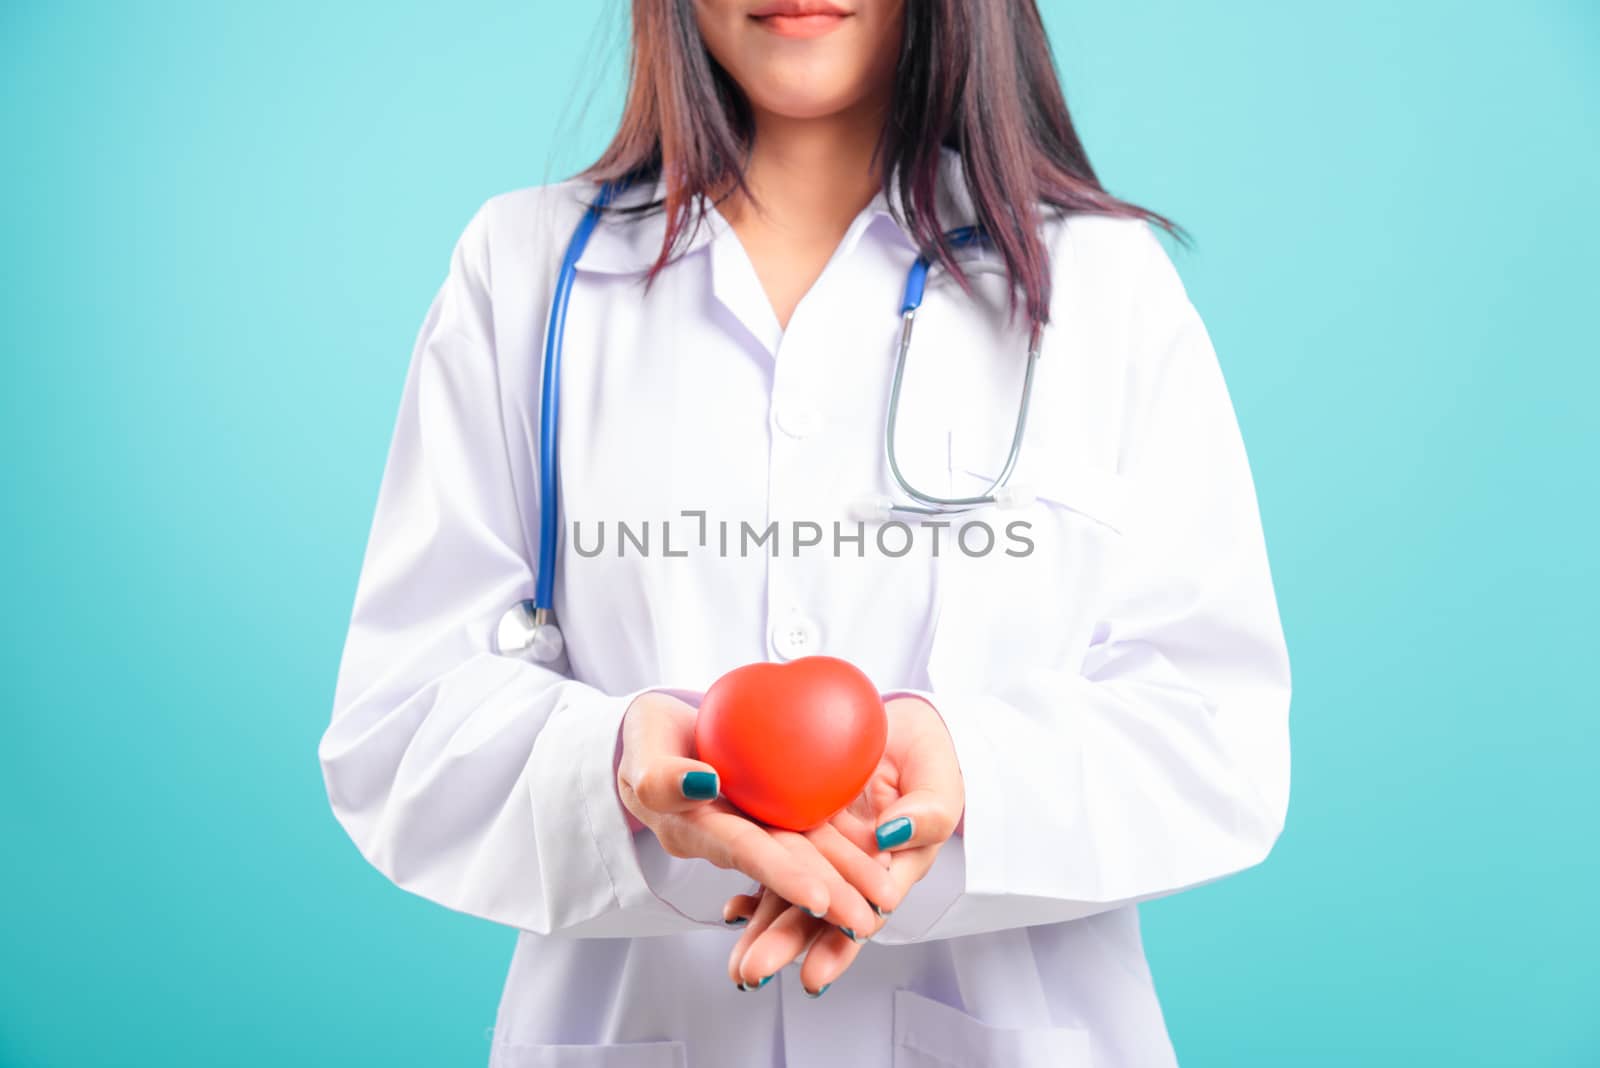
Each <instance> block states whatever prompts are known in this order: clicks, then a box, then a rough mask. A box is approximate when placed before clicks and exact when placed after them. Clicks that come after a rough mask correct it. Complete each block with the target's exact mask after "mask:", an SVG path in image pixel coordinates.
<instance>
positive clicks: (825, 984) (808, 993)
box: [800, 983, 833, 998]
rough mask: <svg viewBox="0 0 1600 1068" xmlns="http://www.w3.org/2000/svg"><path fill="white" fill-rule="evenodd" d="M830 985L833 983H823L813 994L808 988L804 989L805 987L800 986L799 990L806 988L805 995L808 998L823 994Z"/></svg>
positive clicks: (818, 996)
mask: <svg viewBox="0 0 1600 1068" xmlns="http://www.w3.org/2000/svg"><path fill="white" fill-rule="evenodd" d="M832 985H833V984H832V983H823V984H822V986H821V987H820V988H819V989H818V990H817V992H816V993H815V994H813V993H812V992H811V991H809V990H806V988H805V987H801V988H800V989H801V990H806V997H808V998H820V997H821V996H822V995H824V994H826V993H827V992H828V988H829V987H830V986H832Z"/></svg>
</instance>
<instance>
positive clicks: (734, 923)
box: [722, 916, 750, 927]
mask: <svg viewBox="0 0 1600 1068" xmlns="http://www.w3.org/2000/svg"><path fill="white" fill-rule="evenodd" d="M722 922H723V923H725V924H727V925H728V926H729V927H743V926H744V925H745V924H747V923H749V922H750V917H748V916H735V917H734V918H733V919H731V920H723V921H722Z"/></svg>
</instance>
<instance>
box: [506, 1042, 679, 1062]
mask: <svg viewBox="0 0 1600 1068" xmlns="http://www.w3.org/2000/svg"><path fill="white" fill-rule="evenodd" d="M688 1064H689V1057H688V1051H687V1048H686V1047H685V1046H684V1044H683V1043H682V1042H680V1041H676V1040H667V1041H661V1042H620V1043H615V1044H612V1045H605V1046H588V1045H554V1044H552V1045H541V1044H521V1043H511V1042H505V1043H500V1044H498V1045H496V1046H494V1048H493V1049H492V1051H491V1052H490V1054H489V1068H688Z"/></svg>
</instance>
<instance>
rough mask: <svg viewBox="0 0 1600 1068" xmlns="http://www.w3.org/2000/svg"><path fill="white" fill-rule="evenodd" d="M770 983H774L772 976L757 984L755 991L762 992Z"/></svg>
mask: <svg viewBox="0 0 1600 1068" xmlns="http://www.w3.org/2000/svg"><path fill="white" fill-rule="evenodd" d="M770 982H772V976H770V975H769V976H767V977H766V978H765V979H763V980H761V982H759V983H757V984H756V985H755V989H757V990H760V989H761V988H762V987H764V986H766V985H767V984H768V983H770Z"/></svg>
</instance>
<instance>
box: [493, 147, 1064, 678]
mask: <svg viewBox="0 0 1600 1068" xmlns="http://www.w3.org/2000/svg"><path fill="white" fill-rule="evenodd" d="M628 185H629V181H628V180H627V179H621V180H614V181H609V182H605V183H603V184H602V185H601V187H600V190H599V192H598V193H597V194H596V195H595V198H594V200H593V201H591V202H590V204H589V206H588V209H587V210H586V211H585V212H584V213H583V217H582V218H581V219H579V220H578V225H577V226H576V227H574V228H573V231H572V237H571V238H570V239H569V240H568V242H567V250H566V253H565V254H564V255H563V256H562V257H561V270H560V273H559V274H558V275H557V277H556V286H555V292H554V294H553V298H552V303H551V308H550V318H549V321H548V323H547V325H546V328H545V337H544V367H543V371H542V374H541V376H540V384H539V560H538V570H537V571H536V572H535V574H534V588H533V600H532V601H531V602H530V601H519V602H518V603H517V604H515V605H513V606H512V607H511V609H510V610H508V611H507V612H506V614H505V616H504V617H503V618H502V619H501V622H500V627H499V630H498V631H497V633H496V636H495V644H496V646H497V648H498V649H499V650H500V651H502V652H507V651H510V652H529V653H531V654H532V656H533V658H534V659H536V660H542V661H554V660H556V659H558V658H559V657H560V655H561V651H562V648H563V646H564V642H563V641H562V638H561V632H560V629H559V628H558V627H557V625H556V621H555V581H556V578H555V576H556V541H557V538H558V536H559V534H560V520H559V515H560V512H559V503H560V502H559V501H558V500H557V496H558V485H557V479H558V477H559V474H558V473H559V471H560V456H559V440H560V439H559V430H560V416H561V408H560V404H561V353H562V342H563V338H564V337H565V334H566V325H567V305H568V303H569V302H570V300H571V297H572V287H573V285H574V283H575V282H576V280H577V276H578V259H579V258H580V257H581V256H582V255H583V250H584V249H585V248H586V247H587V246H588V244H589V237H590V235H592V234H593V233H594V228H595V226H596V225H598V224H599V221H600V216H601V214H602V213H603V212H604V211H605V209H606V207H607V206H609V205H610V203H611V201H612V200H613V199H615V197H616V195H617V194H618V193H619V192H621V191H622V190H623V189H625V188H627V186H628ZM945 238H946V240H947V241H949V242H950V244H951V246H952V247H955V248H963V247H966V246H968V245H972V244H975V243H977V242H978V241H980V240H982V238H983V231H982V230H981V229H980V228H979V227H976V226H963V227H958V228H956V229H953V230H949V231H947V232H946V234H945ZM929 267H930V260H929V259H928V257H927V256H926V255H922V256H918V257H917V259H916V262H914V263H913V264H912V265H911V269H910V270H909V272H908V273H907V275H906V284H905V289H904V291H903V293H902V295H901V300H900V316H901V330H900V342H899V345H898V348H897V354H896V360H895V371H894V382H893V385H892V387H891V390H890V399H889V413H888V418H887V420H886V422H885V427H884V452H885V455H886V457H887V459H888V463H889V470H890V472H891V473H892V474H893V476H894V479H895V482H896V483H898V484H899V486H900V488H901V489H902V490H904V491H905V493H906V495H907V496H909V497H911V498H912V500H914V501H916V502H917V503H916V504H913V505H904V504H895V503H893V502H891V501H889V499H887V498H884V499H882V501H881V502H879V503H878V504H877V505H876V508H875V510H876V511H877V512H879V513H882V514H883V515H884V516H885V517H886V516H887V515H888V514H890V513H894V512H904V513H908V514H913V515H942V514H949V513H957V512H963V511H968V510H970V509H972V508H976V507H980V506H982V505H984V504H989V503H993V502H995V501H997V500H1000V499H1001V494H1002V491H1003V489H1004V488H1005V486H1006V484H1007V482H1008V481H1009V479H1010V477H1011V472H1012V469H1013V468H1014V467H1015V466H1016V461H1017V455H1018V452H1019V450H1020V449H1021V445H1022V436H1023V429H1024V427H1025V425H1026V421H1027V416H1028V404H1029V401H1030V399H1031V398H1032V394H1033V369H1034V365H1035V363H1037V361H1038V358H1039V334H1040V327H1039V324H1038V323H1035V324H1034V326H1033V332H1032V334H1031V336H1030V338H1029V342H1028V362H1027V367H1026V370H1025V371H1024V376H1023V387H1022V400H1021V403H1020V404H1019V406H1018V410H1017V420H1016V426H1015V430H1014V431H1013V434H1012V440H1011V450H1010V453H1009V455H1008V456H1007V458H1006V462H1005V464H1004V466H1003V468H1002V469H1001V472H1000V474H999V476H998V477H997V478H995V479H994V481H993V482H992V484H991V485H990V486H989V487H988V489H987V490H985V491H984V492H983V493H980V494H975V495H972V496H968V497H935V496H932V495H930V494H926V493H922V492H920V491H918V490H917V489H915V488H914V487H913V486H911V485H910V483H909V482H908V481H907V480H906V479H905V477H904V476H903V475H902V474H901V472H900V466H899V464H898V462H897V461H896V458H895V452H894V428H895V422H896V419H897V416H898V413H899V408H900V385H901V381H902V379H903V377H904V372H905V363H906V355H907V353H908V352H909V350H910V347H911V329H912V326H913V325H914V323H915V321H916V314H917V309H918V308H920V307H921V306H922V298H923V294H924V291H925V290H926V288H927V282H928V269H929Z"/></svg>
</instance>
